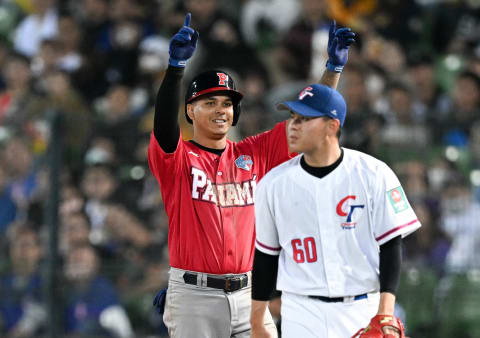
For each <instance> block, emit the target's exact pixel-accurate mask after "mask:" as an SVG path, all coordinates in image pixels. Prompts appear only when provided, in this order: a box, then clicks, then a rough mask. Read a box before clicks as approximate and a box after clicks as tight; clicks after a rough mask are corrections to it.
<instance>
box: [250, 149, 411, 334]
mask: <svg viewBox="0 0 480 338" xmlns="http://www.w3.org/2000/svg"><path fill="white" fill-rule="evenodd" d="M343 150H344V158H343V161H342V162H341V163H340V165H339V166H338V167H337V168H335V169H334V170H333V171H332V172H330V173H329V174H328V175H326V176H325V177H323V178H318V177H315V176H313V175H311V174H309V173H308V172H306V171H305V170H304V169H303V168H302V167H301V164H300V160H301V157H302V155H298V156H297V157H295V158H293V159H291V160H289V161H287V162H285V163H283V164H281V165H279V166H278V167H276V168H274V169H273V170H271V171H270V172H269V173H268V174H267V175H266V176H265V177H264V178H263V179H262V180H261V181H260V183H259V185H258V187H257V191H256V196H255V216H256V236H257V237H256V248H257V249H258V250H260V251H262V252H263V253H266V254H269V255H280V257H279V263H278V278H277V289H278V290H281V291H282V304H284V305H282V332H284V333H286V336H287V337H299V336H302V337H323V338H327V337H328V338H330V337H341V338H345V337H351V336H352V335H353V334H354V333H355V332H356V331H358V329H359V328H361V327H365V326H366V325H367V324H368V323H369V321H370V319H371V317H373V316H374V315H375V313H376V311H377V309H378V301H379V297H378V292H379V290H380V281H379V247H380V245H381V244H383V243H386V242H387V241H389V240H390V239H392V238H394V237H397V236H399V235H401V236H402V237H405V236H407V235H408V234H410V233H411V232H413V231H415V230H416V229H418V228H419V227H420V222H419V221H418V219H417V217H416V215H415V213H414V211H413V210H412V208H411V206H410V204H409V202H408V200H407V198H406V196H405V193H404V191H403V189H402V187H401V185H400V182H399V180H398V178H397V177H396V175H395V174H394V173H393V171H392V170H391V169H390V168H389V167H388V166H387V165H386V164H385V163H383V162H381V161H379V160H377V159H375V158H373V157H371V156H369V155H367V154H364V153H361V152H358V151H355V150H351V149H345V148H343ZM364 294H368V295H367V297H364ZM309 295H317V296H325V297H345V298H344V302H340V303H326V302H322V301H320V300H316V299H312V298H309V297H308V296H309ZM358 295H362V297H357V298H361V299H360V300H354V296H358ZM305 309H307V311H306V310H305ZM325 311H327V312H325ZM312 317H315V318H316V320H311V319H312ZM300 328H303V329H300ZM300 330H303V331H301V332H299V331H300ZM295 332H296V333H295ZM308 332H310V333H311V334H308ZM299 334H300V335H299Z"/></svg>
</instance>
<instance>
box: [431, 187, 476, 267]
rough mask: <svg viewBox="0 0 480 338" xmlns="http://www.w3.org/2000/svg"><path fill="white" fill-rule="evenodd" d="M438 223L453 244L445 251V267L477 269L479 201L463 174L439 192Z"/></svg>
mask: <svg viewBox="0 0 480 338" xmlns="http://www.w3.org/2000/svg"><path fill="white" fill-rule="evenodd" d="M441 198H442V200H441V203H442V204H441V206H442V207H441V210H442V216H441V219H440V224H441V227H442V229H443V230H444V231H445V233H446V234H447V235H448V236H449V238H450V240H451V242H452V244H451V248H450V250H449V252H448V255H447V261H446V271H447V272H449V273H465V272H468V271H469V270H470V269H479V268H480V261H479V260H478V259H477V257H479V255H480V251H479V250H480V228H479V226H478V220H479V219H480V203H479V201H477V200H475V198H474V196H473V192H472V189H471V187H470V186H469V185H468V182H467V181H465V179H463V178H461V177H460V178H458V179H456V180H451V181H450V182H449V184H448V185H447V186H446V187H445V189H444V191H443V193H442V195H441Z"/></svg>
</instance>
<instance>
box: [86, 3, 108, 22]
mask: <svg viewBox="0 0 480 338" xmlns="http://www.w3.org/2000/svg"><path fill="white" fill-rule="evenodd" d="M83 8H84V10H85V16H86V17H87V19H88V20H92V21H95V22H97V21H102V20H103V19H105V18H106V16H107V14H108V1H107V0H84V1H83Z"/></svg>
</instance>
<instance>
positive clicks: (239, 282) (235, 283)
mask: <svg viewBox="0 0 480 338" xmlns="http://www.w3.org/2000/svg"><path fill="white" fill-rule="evenodd" d="M197 279H198V275H197V274H196V273H193V272H185V273H184V274H183V280H184V281H185V283H187V284H192V285H199V284H198V283H197ZM247 285H248V276H247V275H238V276H232V277H212V276H207V285H206V286H207V287H209V288H214V289H221V290H223V291H225V292H234V291H237V290H240V289H243V288H244V287H246V286H247Z"/></svg>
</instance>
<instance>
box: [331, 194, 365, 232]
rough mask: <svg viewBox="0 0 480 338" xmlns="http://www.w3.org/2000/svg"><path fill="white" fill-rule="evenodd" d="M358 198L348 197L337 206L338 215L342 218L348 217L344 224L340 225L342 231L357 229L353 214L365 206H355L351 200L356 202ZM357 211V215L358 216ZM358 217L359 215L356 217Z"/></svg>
mask: <svg viewBox="0 0 480 338" xmlns="http://www.w3.org/2000/svg"><path fill="white" fill-rule="evenodd" d="M356 199H357V196H355V195H348V196H346V197H344V198H342V199H341V200H340V202H338V204H337V210H336V211H337V215H338V216H341V217H347V218H346V219H345V221H344V222H342V223H341V224H340V226H341V227H342V229H346V230H348V229H355V227H356V225H357V222H356V221H354V220H353V212H354V211H355V210H356V209H358V210H360V209H363V208H364V207H365V204H356V205H353V204H352V201H349V200H356ZM358 213H359V211H357V213H356V214H358ZM356 216H357V217H358V215H356Z"/></svg>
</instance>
